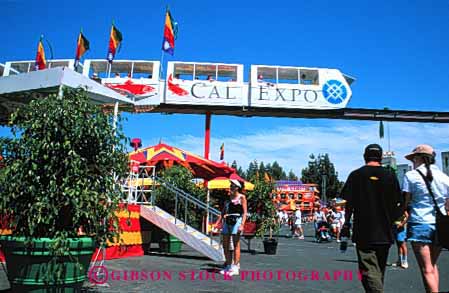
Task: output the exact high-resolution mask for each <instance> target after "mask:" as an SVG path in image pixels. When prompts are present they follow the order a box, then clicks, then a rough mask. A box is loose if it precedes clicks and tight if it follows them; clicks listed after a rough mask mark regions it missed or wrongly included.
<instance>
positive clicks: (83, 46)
mask: <svg viewBox="0 0 449 293" xmlns="http://www.w3.org/2000/svg"><path fill="white" fill-rule="evenodd" d="M87 50H89V41H88V40H87V39H86V37H85V36H84V35H83V33H82V32H80V35H79V36H78V43H77V45H76V52H75V70H76V69H77V67H78V64H79V62H80V59H81V57H83V55H84V53H86V51H87Z"/></svg>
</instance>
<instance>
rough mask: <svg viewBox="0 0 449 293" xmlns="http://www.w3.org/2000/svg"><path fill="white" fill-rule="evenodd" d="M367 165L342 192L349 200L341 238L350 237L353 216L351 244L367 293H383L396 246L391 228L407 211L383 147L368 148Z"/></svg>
mask: <svg viewBox="0 0 449 293" xmlns="http://www.w3.org/2000/svg"><path fill="white" fill-rule="evenodd" d="M363 156H364V159H365V163H366V164H365V166H363V167H361V168H359V169H357V170H355V171H353V172H352V173H351V174H350V175H349V177H348V179H347V181H346V183H345V186H344V187H343V190H342V192H341V194H342V196H343V198H344V199H345V200H346V214H345V224H344V226H343V229H342V232H341V234H342V236H348V235H349V228H350V219H351V216H352V215H354V223H353V229H352V230H353V234H352V241H353V242H354V243H356V245H357V246H356V250H357V257H358V263H359V270H360V272H361V273H362V284H363V287H364V288H365V291H366V292H383V282H384V274H385V266H386V264H387V257H388V250H389V249H390V246H391V244H393V234H392V229H391V226H392V224H393V222H394V221H395V220H396V219H397V218H399V216H400V215H402V213H403V211H404V200H403V197H402V195H401V190H400V187H399V182H398V180H397V178H396V175H395V174H394V173H393V172H391V171H390V170H388V169H386V168H384V167H382V166H381V161H382V148H381V147H380V146H379V145H377V144H370V145H368V146H367V147H366V148H365V153H364V155H363Z"/></svg>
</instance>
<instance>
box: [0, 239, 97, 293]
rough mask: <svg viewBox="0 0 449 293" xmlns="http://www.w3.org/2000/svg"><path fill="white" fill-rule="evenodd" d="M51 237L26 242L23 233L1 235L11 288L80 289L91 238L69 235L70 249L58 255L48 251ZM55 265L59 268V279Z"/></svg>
mask: <svg viewBox="0 0 449 293" xmlns="http://www.w3.org/2000/svg"><path fill="white" fill-rule="evenodd" d="M53 241H54V240H53V239H50V238H38V239H33V240H32V242H31V243H26V242H25V238H24V237H13V236H0V243H1V244H2V250H3V252H4V254H5V259H6V267H7V270H8V280H9V282H10V284H11V289H12V292H79V291H80V289H81V287H82V285H83V282H84V281H85V279H86V275H87V270H88V268H89V264H90V260H91V258H92V255H93V253H94V250H95V242H94V240H93V239H92V238H88V237H82V238H71V239H69V240H68V241H69V245H70V248H69V250H68V251H67V252H65V253H64V255H63V256H60V257H57V258H54V257H53V255H52V254H51V252H50V251H49V245H50V244H51V243H52V242H53ZM52 260H53V261H52ZM56 269H62V275H61V277H60V278H59V279H58V278H57V277H56V274H55V271H56Z"/></svg>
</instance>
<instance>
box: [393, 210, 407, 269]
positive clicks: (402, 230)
mask: <svg viewBox="0 0 449 293" xmlns="http://www.w3.org/2000/svg"><path fill="white" fill-rule="evenodd" d="M407 219H408V213H407V211H406V212H405V213H404V215H403V216H402V217H401V218H399V219H398V220H397V221H395V222H394V224H393V235H394V239H395V241H396V245H397V248H398V261H397V262H396V264H395V265H396V266H398V267H401V268H403V269H407V268H408V259H407V254H408V251H407Z"/></svg>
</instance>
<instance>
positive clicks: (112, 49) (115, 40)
mask: <svg viewBox="0 0 449 293" xmlns="http://www.w3.org/2000/svg"><path fill="white" fill-rule="evenodd" d="M122 40H123V37H122V33H121V32H120V31H119V30H118V29H117V28H116V27H115V26H114V25H112V28H111V36H110V38H109V49H108V57H107V59H108V61H109V63H112V60H114V57H115V53H116V52H117V50H118V48H119V46H120V43H121V42H122Z"/></svg>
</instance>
